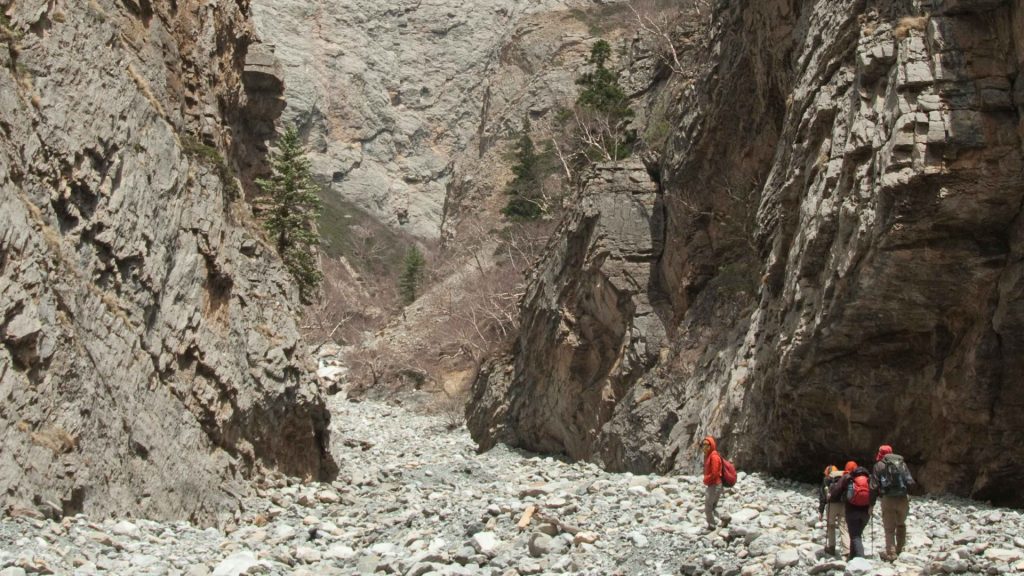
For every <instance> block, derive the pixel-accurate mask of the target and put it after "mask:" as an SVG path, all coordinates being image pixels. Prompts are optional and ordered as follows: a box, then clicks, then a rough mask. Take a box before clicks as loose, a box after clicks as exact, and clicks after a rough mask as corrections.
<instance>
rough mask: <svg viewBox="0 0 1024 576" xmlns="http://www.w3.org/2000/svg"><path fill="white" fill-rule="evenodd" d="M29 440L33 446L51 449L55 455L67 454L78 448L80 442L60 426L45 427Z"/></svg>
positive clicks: (33, 434)
mask: <svg viewBox="0 0 1024 576" xmlns="http://www.w3.org/2000/svg"><path fill="white" fill-rule="evenodd" d="M29 438H31V440H32V443H33V444H36V445H38V446H42V447H43V448H49V449H50V450H51V451H52V452H53V453H54V455H57V454H67V453H68V452H71V451H73V450H75V448H77V447H78V441H77V440H75V438H74V437H73V436H71V434H68V432H67V431H66V430H64V429H63V428H61V427H59V426H43V427H42V428H40V429H39V430H38V431H36V432H33V433H32V434H31V435H30V436H29Z"/></svg>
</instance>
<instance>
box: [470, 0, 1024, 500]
mask: <svg viewBox="0 0 1024 576" xmlns="http://www.w3.org/2000/svg"><path fill="white" fill-rule="evenodd" d="M1021 9H1022V6H1021V3H1020V2H999V1H975V2H972V1H959V2H943V1H935V2H922V3H914V2H896V3H891V2H885V3H883V2H864V1H840V2H827V3H822V2H818V3H813V2H801V1H796V0H791V1H783V0H773V1H769V2H757V3H723V5H722V6H720V8H719V11H718V13H717V22H718V27H717V28H716V30H717V32H716V34H715V39H714V42H713V43H712V45H711V46H710V48H711V49H710V50H707V51H706V52H707V56H706V58H707V60H706V61H697V62H695V63H694V65H695V66H697V67H698V68H701V69H704V70H707V71H708V72H707V73H706V74H705V75H704V77H703V79H702V80H701V81H699V82H698V83H697V84H696V85H695V86H694V87H693V88H692V89H691V88H689V87H688V86H681V85H670V86H669V87H668V89H667V90H665V91H664V92H663V94H662V98H663V99H662V100H661V101H660V102H661V103H662V104H664V103H665V102H669V103H670V106H669V107H668V108H667V109H668V110H669V112H668V113H667V114H666V115H665V120H666V121H667V122H668V123H669V124H670V125H672V126H675V127H676V129H675V130H674V131H673V135H672V137H671V138H669V141H668V143H667V145H666V146H665V148H664V150H663V151H662V155H661V157H660V159H658V160H655V161H652V162H651V164H652V170H653V171H654V172H656V173H657V174H658V175H659V176H660V181H661V189H662V200H663V202H664V206H665V214H666V215H665V237H664V250H663V252H662V253H661V255H660V257H659V259H658V261H657V262H656V263H655V268H656V270H657V272H656V273H652V274H651V275H650V278H651V279H652V281H651V290H652V292H653V293H657V294H664V295H665V296H666V297H667V298H668V300H669V302H670V309H669V311H668V313H667V314H661V315H659V316H658V317H659V318H661V319H662V321H663V322H664V324H663V325H664V332H665V333H666V334H667V335H668V338H667V339H666V340H665V342H666V344H665V346H664V348H663V349H662V350H661V351H660V352H659V353H658V360H657V361H656V362H654V363H652V364H651V367H650V368H645V369H644V370H642V371H641V372H640V373H636V372H633V373H632V374H631V375H630V376H628V377H624V376H623V374H624V373H625V371H627V370H628V369H627V368H624V366H631V365H633V363H632V361H631V358H635V357H650V354H651V351H650V350H649V349H646V347H647V346H649V345H650V342H649V341H645V340H637V339H633V338H623V337H621V334H623V333H624V332H622V327H623V326H630V325H631V323H634V322H636V319H637V318H639V317H640V316H638V315H631V314H628V313H629V310H628V307H627V308H624V307H622V306H621V305H618V304H617V303H615V302H614V301H612V302H610V304H611V308H610V309H612V310H618V311H619V312H618V313H619V314H622V313H623V312H626V313H627V315H626V317H625V318H622V319H620V320H617V321H615V322H613V323H612V325H611V326H610V328H611V329H608V330H606V329H605V328H604V326H606V325H607V322H606V319H605V318H604V316H603V315H606V311H607V310H608V309H609V307H608V306H599V307H595V308H594V310H600V311H601V312H595V311H594V310H591V309H590V306H589V305H588V304H587V303H588V302H590V301H592V300H596V299H598V298H600V297H602V295H604V294H606V293H607V291H606V290H605V289H604V288H603V286H604V285H605V284H606V283H608V282H609V280H610V278H612V277H614V273H613V272H611V271H601V272H600V273H599V274H598V275H596V276H593V277H590V278H588V280H587V281H586V282H582V281H581V282H580V283H579V284H578V285H579V286H583V287H584V289H572V290H565V291H562V292H560V293H558V294H557V295H556V301H557V305H558V309H559V311H560V312H559V314H561V316H562V317H568V316H569V315H571V316H572V319H573V325H575V326H581V327H585V326H589V325H598V326H602V329H601V330H596V331H594V332H593V334H591V335H589V336H587V337H586V338H582V339H579V341H577V342H570V339H571V338H575V337H576V336H577V335H578V334H586V332H585V331H584V330H582V329H579V328H572V329H568V330H563V331H557V330H548V331H546V332H545V333H543V334H541V333H538V332H536V331H530V330H529V326H530V325H529V324H528V323H527V322H524V326H526V327H527V330H526V331H524V336H523V337H522V338H520V340H519V342H518V345H517V350H516V356H515V358H514V366H515V370H514V371H512V373H511V374H508V375H506V376H504V377H498V376H500V375H502V374H504V372H503V370H500V369H497V368H499V367H497V366H492V367H490V368H489V369H488V370H485V371H484V373H483V375H482V377H481V378H480V379H479V380H478V382H477V390H476V398H477V402H476V403H475V405H474V407H473V410H474V411H476V412H478V413H486V414H490V415H492V416H496V417H497V418H498V422H497V423H489V424H486V425H485V424H483V422H484V421H485V420H486V419H480V418H476V419H474V420H473V421H472V423H473V430H474V433H475V435H476V437H477V438H478V440H479V441H480V442H481V443H482V444H484V445H488V444H489V443H492V442H493V441H495V440H505V441H509V442H512V443H516V444H520V445H524V446H527V447H531V448H542V449H545V450H556V451H565V452H568V453H569V454H570V455H573V456H576V457H586V458H594V459H599V460H601V461H602V462H603V463H604V464H605V465H607V466H609V467H612V468H629V469H635V470H647V469H659V470H668V469H672V468H692V467H693V466H695V465H696V463H697V462H698V459H697V458H695V454H696V448H697V444H698V442H699V439H700V437H702V436H703V435H704V434H707V433H711V434H715V435H716V436H720V437H721V438H722V440H723V441H722V443H721V444H722V445H723V446H724V448H725V450H726V452H728V453H729V455H730V456H732V457H733V458H734V459H735V460H736V461H738V462H739V463H740V465H741V466H746V467H751V468H754V467H756V468H760V469H766V470H771V471H779V472H783V473H786V474H791V475H809V474H813V473H814V472H815V471H817V470H820V468H821V466H822V465H824V464H825V463H828V462H836V461H840V462H841V461H843V460H845V459H847V458H850V457H856V458H858V459H867V458H870V457H871V456H872V455H873V454H874V449H875V448H876V447H877V446H878V444H880V443H883V442H885V443H891V444H893V445H894V446H895V447H896V449H897V451H899V452H901V453H903V454H904V455H905V456H906V457H907V459H908V461H910V463H911V465H912V466H913V467H914V468H915V469H916V472H917V477H918V479H919V480H920V482H921V484H922V485H923V486H924V487H925V488H926V489H929V490H936V491H953V492H957V493H962V494H968V495H972V496H975V497H980V498H992V499H996V500H1001V501H1007V502H1013V503H1016V504H1024V501H1022V500H1021V498H1022V496H1021V493H1020V491H1019V490H1018V489H1017V484H1018V482H1017V481H1016V480H1014V479H1015V478H1017V477H1019V476H1020V474H1021V473H1024V469H1022V465H1021V464H1020V462H1022V458H1024V411H1022V408H1024V406H1022V404H1024V387H1022V384H1021V383H1022V382H1024V378H1022V377H1024V366H1022V365H1021V358H1022V355H1021V350H1020V347H1021V342H1022V337H1024V314H1022V312H1024V310H1022V303H1024V302H1022V288H1021V281H1022V274H1021V266H1020V260H1021V252H1022V249H1024V244H1022V240H1021V231H1022V229H1021V226H1022V222H1021V219H1020V217H1019V214H1020V208H1021V201H1022V196H1024V186H1022V176H1021V168H1022V164H1021V131H1020V128H1019V119H1020V105H1021V104H1022V102H1024V101H1022V98H1021V96H1020V94H1021V92H1020V90H1019V80H1018V78H1019V76H1018V74H1019V70H1020V63H1021V61H1022V59H1024V44H1022V42H1021V40H1020V39H1019V38H1020V35H1021V34H1022V33H1024V26H1022V25H1021V23H1020V20H1019V15H1020V14H1021ZM680 84H682V83H680ZM651 121H652V122H653V121H655V119H654V118H652V120H651ZM585 212H586V208H584V213H585ZM603 217H604V216H603V215H602V218H603ZM622 230H623V231H625V233H624V234H620V235H619V238H620V239H621V240H623V241H624V240H627V239H629V238H631V237H634V236H636V235H637V234H639V233H640V232H641V230H640V229H639V228H637V227H636V226H633V227H629V228H623V229H622ZM573 237H574V236H573V232H572V231H571V229H570V230H567V231H566V232H565V236H564V238H569V239H571V238H573ZM652 238H656V234H652ZM565 246H566V244H565V241H563V242H562V244H561V249H560V250H556V252H555V253H554V255H551V256H549V258H548V260H547V261H546V263H545V265H544V269H548V270H559V269H563V268H567V269H571V268H573V267H574V266H576V264H575V262H576V259H577V258H578V257H579V256H580V255H581V254H590V253H592V252H588V251H579V250H572V249H566V248H565ZM590 270H592V268H591V269H590ZM567 274H572V273H568V272H567ZM584 274H587V272H584ZM585 277H586V276H583V278H585ZM545 278H546V276H545V274H544V273H543V272H542V273H541V274H540V275H539V276H538V279H537V280H536V282H535V287H534V288H533V289H532V291H531V294H534V293H537V292H538V290H542V288H541V287H542V286H543V285H544V284H545V283H546V282H547V281H546V280H545ZM588 283H589V286H588ZM569 284H571V282H570V283H569ZM567 285H568V284H567ZM552 307H553V306H552V300H551V299H544V300H538V299H529V298H528V299H526V300H525V301H524V311H523V317H524V319H530V318H535V317H538V315H540V314H542V313H544V311H545V310H551V309H552ZM578 311H583V312H584V314H583V315H579V314H577V313H576V312H578ZM606 341H608V342H606ZM608 343H614V344H616V345H612V346H609V345H608ZM569 344H571V346H572V347H573V349H574V351H573V356H574V357H577V358H585V357H592V358H593V359H592V360H590V361H588V362H587V363H586V366H594V367H599V370H598V372H597V373H596V374H595V373H594V372H593V371H590V370H568V371H562V372H559V371H553V372H550V373H544V372H537V371H532V370H530V369H529V368H528V367H529V366H536V365H541V366H544V365H553V364H554V363H555V362H556V361H557V359H558V358H560V357H561V353H562V350H563V349H564V347H565V346H567V345H569ZM618 344H621V345H618ZM498 381H500V382H503V384H502V386H506V387H507V388H508V392H507V394H505V393H502V392H501V391H500V387H499V388H495V387H494V386H493V385H490V384H489V383H492V382H498ZM599 390H607V391H608V393H600V394H599V393H598V391H599ZM552 406H555V407H558V408H557V409H555V410H552V409H550V408H545V407H552ZM551 417H556V418H557V419H558V421H557V422H554V423H553V422H550V421H547V420H546V419H547V418H551ZM580 421H586V422H587V425H586V426H574V425H570V423H573V422H580ZM533 430H545V431H546V432H547V433H546V434H545V435H544V437H543V438H538V437H537V436H536V435H535V434H534V433H533V432H532V431H533Z"/></svg>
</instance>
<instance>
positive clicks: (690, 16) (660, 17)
mask: <svg viewBox="0 0 1024 576" xmlns="http://www.w3.org/2000/svg"><path fill="white" fill-rule="evenodd" d="M628 6H629V10H630V12H631V13H632V14H633V19H634V22H635V24H636V26H637V28H638V29H639V30H640V32H641V33H642V34H643V35H644V36H646V37H647V38H648V39H650V41H652V42H653V43H654V49H655V53H656V54H657V56H658V59H659V60H660V61H661V62H662V63H663V64H664V65H665V66H666V67H668V69H669V70H671V71H672V73H673V74H676V75H679V76H684V77H687V76H689V75H690V72H691V71H690V70H689V68H690V66H687V65H686V62H687V60H688V58H687V57H686V56H685V54H686V53H687V52H688V51H690V50H693V49H695V48H699V47H702V46H704V45H706V44H707V41H708V39H709V31H710V30H711V29H712V6H711V0H689V1H688V2H683V3H680V2H678V1H677V0H632V1H630V2H629V3H628Z"/></svg>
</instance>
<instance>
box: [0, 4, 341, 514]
mask: <svg viewBox="0 0 1024 576" xmlns="http://www.w3.org/2000/svg"><path fill="white" fill-rule="evenodd" d="M246 9H247V8H246V3H244V2H228V1H224V2H213V3H210V2H204V3H199V2H189V1H178V2H171V3H162V2H161V3H156V4H154V5H151V4H150V3H149V2H142V3H141V4H135V3H133V2H124V3H123V4H122V3H120V2H117V3H115V2H110V1H103V0H94V1H90V2H72V3H67V5H62V7H55V5H54V3H50V4H49V5H47V4H45V3H43V4H39V3H22V2H19V3H17V4H15V5H14V6H13V7H12V8H11V10H10V15H11V23H12V24H11V29H10V30H8V29H5V30H4V33H5V34H7V35H8V38H7V40H8V42H9V43H10V46H11V49H10V50H9V51H8V50H4V54H3V57H2V58H3V67H2V71H0V77H2V81H0V131H2V132H0V134H2V135H0V205H2V210H0V397H2V398H3V402H2V403H0V445H2V446H3V450H2V451H0V488H2V490H0V504H2V505H4V506H6V507H7V509H8V512H12V513H14V512H18V511H19V510H21V511H24V510H25V509H31V508H35V509H37V510H39V511H42V512H43V513H46V514H53V515H59V514H69V513H75V512H79V511H86V512H88V513H90V514H95V515H102V514H106V513H114V512H121V513H125V512H127V511H130V512H131V513H132V514H134V515H139V516H149V517H173V518H181V517H184V518H191V519H193V520H197V521H200V522H210V521H213V520H215V519H216V518H217V515H218V514H221V513H228V514H230V513H231V510H232V509H233V508H237V498H238V496H239V494H240V493H241V492H242V491H244V488H242V487H241V486H240V485H239V484H238V483H237V482H234V480H238V479H240V478H241V475H243V474H245V473H249V472H253V471H255V470H256V469H258V468H260V467H264V466H265V467H269V468H276V469H278V470H281V471H283V472H286V473H289V474H295V475H302V476H314V477H322V476H324V475H327V474H329V473H330V472H331V471H332V468H333V463H332V461H331V459H330V456H329V454H328V453H327V451H326V449H327V424H328V421H329V415H328V413H327V412H326V410H325V408H324V404H323V399H322V397H321V396H320V392H319V390H318V388H317V386H316V384H315V382H314V381H312V380H311V378H310V377H309V376H308V374H309V372H308V361H307V358H306V356H305V355H304V353H303V352H301V347H300V346H299V340H298V332H297V330H296V326H295V322H294V317H295V309H294V308H295V306H294V302H295V300H296V298H295V294H294V290H293V288H292V287H291V285H290V282H289V280H288V277H287V274H286V272H285V271H284V269H283V267H282V266H281V265H280V262H279V261H278V259H277V258H276V256H275V255H274V254H273V252H272V250H270V249H269V248H268V247H267V246H266V245H264V244H263V242H262V241H261V240H260V239H259V238H258V237H257V236H255V235H254V234H253V233H251V232H250V231H249V230H247V227H246V225H247V224H248V225H252V224H251V222H252V221H251V215H249V214H248V212H247V209H246V207H245V205H244V203H243V202H242V201H241V200H240V199H239V197H238V196H239V190H237V189H236V188H237V186H235V185H234V184H232V182H233V180H232V179H231V178H230V173H231V168H230V166H232V165H236V166H241V167H243V168H245V167H251V166H252V165H255V164H258V161H257V160H258V158H257V156H258V150H259V148H260V147H262V146H263V144H262V142H256V141H252V140H246V137H247V136H248V135H249V132H247V131H249V130H258V129H260V128H259V127H260V126H262V127H263V128H262V129H264V130H265V129H266V125H267V122H269V121H272V120H273V118H274V117H276V113H277V112H280V108H279V107H276V106H275V105H274V104H273V100H274V99H275V98H278V97H279V96H280V80H279V79H278V80H277V82H276V88H275V83H274V82H273V81H272V80H268V79H267V78H266V77H265V76H261V75H260V73H259V70H256V68H257V66H256V64H258V63H250V70H249V71H248V72H246V74H247V75H248V76H251V77H253V78H247V79H246V84H250V83H251V84H253V85H252V86H251V88H252V91H251V93H246V92H245V91H244V87H243V78H242V75H243V72H244V71H245V67H244V62H245V54H246V50H247V47H248V46H249V44H250V43H251V42H252V35H251V31H250V28H249V26H248V21H247V19H246V18H247V15H246V14H245V13H244V12H242V11H241V10H246ZM271 68H272V66H271ZM271 76H272V74H271ZM257 77H259V78H257ZM260 78H262V80H264V81H260V82H250V80H253V79H256V80H259V79H260ZM275 107H276V108H277V112H274V111H273V109H274V108H275ZM253 110H263V111H264V113H262V114H258V113H254V114H253V115H251V116H246V115H245V112H246V111H253ZM222 150H229V151H232V152H233V154H232V155H231V156H229V159H225V157H224V156H223V155H222V152H220V151H222Z"/></svg>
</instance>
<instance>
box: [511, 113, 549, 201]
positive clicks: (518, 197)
mask: <svg viewBox="0 0 1024 576" xmlns="http://www.w3.org/2000/svg"><path fill="white" fill-rule="evenodd" d="M515 154H516V163H515V165H514V166H512V174H513V176H514V177H513V179H512V182H510V183H509V185H508V188H506V190H505V192H506V193H507V194H508V195H509V196H511V197H510V198H509V199H508V204H506V205H505V207H504V208H502V210H501V213H502V214H504V215H505V216H507V217H508V218H509V219H511V220H536V219H537V218H539V217H540V215H541V214H543V213H544V209H543V207H542V205H541V203H540V198H541V190H540V187H541V180H542V174H541V166H540V164H541V162H540V157H539V156H538V155H537V151H536V147H535V146H534V144H533V139H532V138H530V117H529V116H527V117H526V118H525V119H523V131H522V132H521V133H520V134H519V141H518V142H516V149H515Z"/></svg>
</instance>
